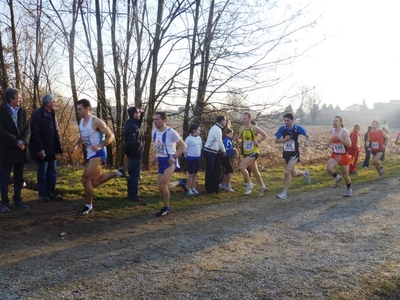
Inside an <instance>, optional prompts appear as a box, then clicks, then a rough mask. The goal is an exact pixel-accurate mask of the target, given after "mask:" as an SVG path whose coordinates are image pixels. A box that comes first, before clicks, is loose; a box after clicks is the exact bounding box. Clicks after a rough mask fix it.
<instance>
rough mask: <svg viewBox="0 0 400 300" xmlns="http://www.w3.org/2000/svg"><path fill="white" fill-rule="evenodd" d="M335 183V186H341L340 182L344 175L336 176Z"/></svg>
mask: <svg viewBox="0 0 400 300" xmlns="http://www.w3.org/2000/svg"><path fill="white" fill-rule="evenodd" d="M334 180H335V183H334V184H333V188H334V189H335V188H337V187H338V186H339V182H340V181H342V176H340V175H338V176H336V177H335V178H334Z"/></svg>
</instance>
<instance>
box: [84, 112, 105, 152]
mask: <svg viewBox="0 0 400 300" xmlns="http://www.w3.org/2000/svg"><path fill="white" fill-rule="evenodd" d="M83 121H84V120H83V118H82V119H81V121H80V122H79V131H80V133H81V138H82V141H83V143H84V144H85V145H86V159H89V158H91V157H93V156H95V155H96V154H97V153H98V152H100V151H102V152H104V155H106V151H105V147H102V148H101V149H100V150H99V151H98V152H94V151H93V150H92V149H91V148H89V147H90V146H92V145H98V144H99V143H101V142H102V141H103V140H104V134H103V133H101V132H100V131H96V130H94V129H93V128H92V122H93V116H90V118H89V121H88V122H87V124H86V126H83Z"/></svg>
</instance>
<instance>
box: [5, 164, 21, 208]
mask: <svg viewBox="0 0 400 300" xmlns="http://www.w3.org/2000/svg"><path fill="white" fill-rule="evenodd" d="M13 167H14V198H13V200H14V202H19V201H21V200H22V197H21V190H22V186H23V184H24V163H16V164H2V165H1V167H0V191H1V204H7V205H8V204H9V203H10V199H9V198H8V182H9V180H10V174H11V170H12V169H13Z"/></svg>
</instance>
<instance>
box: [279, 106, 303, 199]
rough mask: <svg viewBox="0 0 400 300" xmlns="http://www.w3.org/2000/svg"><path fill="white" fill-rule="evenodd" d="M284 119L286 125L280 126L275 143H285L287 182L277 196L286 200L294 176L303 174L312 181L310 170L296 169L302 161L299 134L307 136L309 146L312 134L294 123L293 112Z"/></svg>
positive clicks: (284, 155)
mask: <svg viewBox="0 0 400 300" xmlns="http://www.w3.org/2000/svg"><path fill="white" fill-rule="evenodd" d="M283 120H284V121H285V125H284V126H281V127H279V129H278V131H277V132H276V133H275V137H276V140H275V143H277V144H279V143H283V159H284V161H285V162H286V168H285V183H284V186H283V191H282V193H280V194H278V195H276V196H277V197H278V198H279V199H282V200H286V198H287V191H288V189H289V186H290V182H291V181H292V177H297V176H303V177H304V178H305V180H306V182H307V183H308V184H310V182H311V179H310V171H308V170H307V171H305V172H302V171H299V170H296V169H295V167H296V164H297V162H300V151H299V135H304V136H305V137H306V140H305V141H304V146H306V147H308V141H309V139H310V136H309V134H308V133H307V132H306V130H305V129H304V128H303V127H302V126H298V125H295V124H294V117H293V114H291V113H287V114H285V115H284V116H283Z"/></svg>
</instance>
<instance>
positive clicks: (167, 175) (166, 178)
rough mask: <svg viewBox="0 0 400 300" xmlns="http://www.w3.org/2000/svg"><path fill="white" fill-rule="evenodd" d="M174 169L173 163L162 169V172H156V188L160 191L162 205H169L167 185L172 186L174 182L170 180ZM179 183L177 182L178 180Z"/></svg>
mask: <svg viewBox="0 0 400 300" xmlns="http://www.w3.org/2000/svg"><path fill="white" fill-rule="evenodd" d="M174 171H175V164H173V165H171V166H170V167H168V168H167V169H165V170H164V174H158V180H157V182H158V190H159V191H160V192H161V195H162V198H163V203H164V206H169V198H170V193H169V187H174V186H176V185H174V183H172V182H170V180H171V177H172V175H173V174H174ZM178 184H179V182H178Z"/></svg>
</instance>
